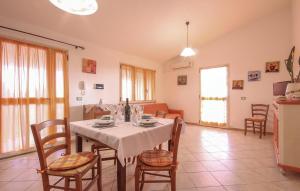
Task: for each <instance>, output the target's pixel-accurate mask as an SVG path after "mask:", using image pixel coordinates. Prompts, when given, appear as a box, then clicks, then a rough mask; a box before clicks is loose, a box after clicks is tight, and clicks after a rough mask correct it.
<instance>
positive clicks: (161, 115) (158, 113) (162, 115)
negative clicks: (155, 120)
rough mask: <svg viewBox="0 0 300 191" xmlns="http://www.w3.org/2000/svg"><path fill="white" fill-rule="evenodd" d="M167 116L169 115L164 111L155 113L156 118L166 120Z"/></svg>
mask: <svg viewBox="0 0 300 191" xmlns="http://www.w3.org/2000/svg"><path fill="white" fill-rule="evenodd" d="M166 115H167V113H166V112H164V111H156V113H155V117H160V118H165V117H166Z"/></svg>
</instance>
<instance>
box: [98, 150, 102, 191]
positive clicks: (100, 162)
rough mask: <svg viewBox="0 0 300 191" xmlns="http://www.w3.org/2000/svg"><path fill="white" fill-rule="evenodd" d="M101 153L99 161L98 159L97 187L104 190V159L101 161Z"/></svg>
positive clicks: (100, 190)
mask: <svg viewBox="0 0 300 191" xmlns="http://www.w3.org/2000/svg"><path fill="white" fill-rule="evenodd" d="M101 160H102V159H101V155H99V158H98V161H97V174H98V179H97V188H98V191H102V161H101Z"/></svg>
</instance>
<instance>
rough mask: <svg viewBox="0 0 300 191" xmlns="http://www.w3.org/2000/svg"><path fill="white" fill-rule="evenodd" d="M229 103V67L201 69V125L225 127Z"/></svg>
mask: <svg viewBox="0 0 300 191" xmlns="http://www.w3.org/2000/svg"><path fill="white" fill-rule="evenodd" d="M227 101H228V67H227V66H223V67H216V68H207V69H200V124H201V125H206V126H215V127H225V126H226V125H227V111H228V104H227Z"/></svg>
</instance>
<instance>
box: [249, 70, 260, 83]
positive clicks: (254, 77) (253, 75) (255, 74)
mask: <svg viewBox="0 0 300 191" xmlns="http://www.w3.org/2000/svg"><path fill="white" fill-rule="evenodd" d="M260 78H261V72H260V71H249V72H248V81H249V82H251V81H259V80H260Z"/></svg>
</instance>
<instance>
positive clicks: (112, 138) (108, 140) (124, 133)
mask: <svg viewBox="0 0 300 191" xmlns="http://www.w3.org/2000/svg"><path fill="white" fill-rule="evenodd" d="M157 120H158V123H157V124H156V125H155V127H137V126H134V124H133V123H131V122H123V121H117V122H116V124H115V126H114V127H110V128H104V129H101V128H95V127H93V125H94V123H95V121H96V120H95V119H93V120H85V121H76V122H71V123H70V126H71V131H72V132H74V133H78V134H80V135H83V136H86V137H88V138H91V139H94V140H97V141H99V142H101V143H104V144H106V145H108V146H109V147H111V148H114V149H116V150H117V151H118V159H119V161H120V162H121V164H122V165H123V166H124V165H125V162H124V158H127V157H132V156H136V155H138V154H140V153H141V152H143V151H144V150H149V149H153V147H155V146H157V145H159V144H161V143H163V142H165V141H167V140H169V139H170V137H171V129H172V126H173V123H174V120H172V119H162V118H157Z"/></svg>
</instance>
